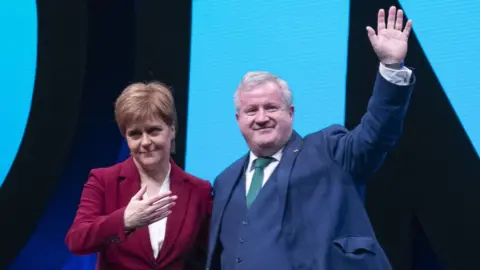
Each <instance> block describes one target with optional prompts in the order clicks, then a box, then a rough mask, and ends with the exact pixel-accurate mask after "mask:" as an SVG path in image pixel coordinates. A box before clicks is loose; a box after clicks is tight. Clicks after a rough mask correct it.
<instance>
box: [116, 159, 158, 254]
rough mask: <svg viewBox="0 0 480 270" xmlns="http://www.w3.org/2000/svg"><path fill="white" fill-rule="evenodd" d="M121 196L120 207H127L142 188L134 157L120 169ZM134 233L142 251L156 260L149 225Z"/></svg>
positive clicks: (126, 161)
mask: <svg viewBox="0 0 480 270" xmlns="http://www.w3.org/2000/svg"><path fill="white" fill-rule="evenodd" d="M119 175H120V181H121V182H120V191H119V193H120V198H119V200H120V201H119V203H120V205H119V207H126V206H127V205H128V203H129V202H130V199H131V198H132V197H133V195H135V194H136V193H137V192H138V191H139V190H140V185H141V180H140V174H139V173H138V169H137V167H136V166H135V163H134V161H133V158H132V157H130V158H128V159H127V160H125V161H124V162H123V163H122V168H121V170H120V174H119ZM134 234H135V235H136V237H137V239H138V245H139V246H140V252H139V253H141V254H142V255H143V256H145V255H144V254H148V255H147V256H148V259H149V260H154V257H153V249H152V245H151V243H150V233H149V232H148V226H146V227H143V228H139V229H137V230H135V232H134Z"/></svg>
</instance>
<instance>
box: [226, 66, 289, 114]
mask: <svg viewBox="0 0 480 270" xmlns="http://www.w3.org/2000/svg"><path fill="white" fill-rule="evenodd" d="M269 82H270V83H274V84H275V85H277V86H278V88H279V89H280V91H282V96H283V100H284V102H285V106H286V107H287V108H290V106H292V103H293V98H292V92H291V91H290V88H289V87H288V84H287V82H285V81H284V80H282V79H281V78H279V77H277V76H275V75H273V74H271V73H269V72H265V71H252V72H247V73H246V74H245V75H244V76H243V78H242V81H241V82H240V84H239V85H238V87H237V90H236V91H235V94H234V95H233V100H234V102H235V109H236V110H237V111H238V110H239V108H240V100H239V95H240V92H244V91H250V90H252V89H253V88H255V87H257V86H259V85H262V84H265V83H269Z"/></svg>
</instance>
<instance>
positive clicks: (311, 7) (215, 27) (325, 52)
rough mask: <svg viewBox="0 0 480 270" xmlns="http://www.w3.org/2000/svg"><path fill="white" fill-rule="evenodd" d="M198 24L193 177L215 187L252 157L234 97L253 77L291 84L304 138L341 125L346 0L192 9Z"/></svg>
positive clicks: (239, 0) (236, 0) (217, 3)
mask: <svg viewBox="0 0 480 270" xmlns="http://www.w3.org/2000/svg"><path fill="white" fill-rule="evenodd" d="M331 10H335V12H328V11H331ZM192 20H193V21H192V44H191V73H190V88H189V102H188V114H189V115H188V128H187V130H188V133H187V151H186V159H185V163H186V170H187V171H189V172H190V173H193V174H195V175H198V176H200V177H202V178H204V179H209V180H211V181H213V180H214V177H215V176H216V175H217V174H218V173H219V172H220V171H221V170H223V169H224V168H226V167H227V166H228V165H229V164H230V163H232V162H233V161H234V160H236V159H237V158H239V157H240V156H241V154H242V153H246V151H247V147H246V144H245V143H244V140H243V138H242V137H241V134H240V132H239V130H238V127H237V123H236V121H235V109H234V105H233V93H234V91H235V88H236V86H237V85H238V83H239V82H240V79H241V78H242V76H243V75H244V74H245V73H246V72H247V71H252V70H264V71H269V72H272V73H274V74H276V75H278V76H280V77H282V78H283V79H284V80H286V81H287V82H288V83H289V85H290V88H291V89H292V91H293V94H294V104H295V105H296V108H295V109H296V111H295V118H294V128H295V129H296V130H297V131H298V132H299V133H300V134H302V135H303V134H306V133H309V132H313V131H316V130H319V129H321V128H323V127H325V126H327V125H330V124H332V123H337V124H343V122H344V113H345V84H346V81H345V77H346V72H347V45H348V44H347V43H348V24H349V1H348V0H342V1H327V0H322V1H315V0H308V1H293V0H279V1H254V0H248V1H245V0H232V1H223V0H210V1H193V17H192ZM332 21H334V22H335V25H334V26H333V25H331V22H332ZM219 132H220V133H219ZM226 146H228V151H226V148H225V147H226Z"/></svg>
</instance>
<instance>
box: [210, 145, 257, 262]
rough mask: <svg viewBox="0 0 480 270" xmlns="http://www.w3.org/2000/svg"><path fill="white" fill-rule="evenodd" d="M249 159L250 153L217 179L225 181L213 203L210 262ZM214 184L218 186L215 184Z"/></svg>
mask: <svg viewBox="0 0 480 270" xmlns="http://www.w3.org/2000/svg"><path fill="white" fill-rule="evenodd" d="M247 161H248V154H246V155H245V156H243V157H242V158H241V159H239V160H237V162H235V163H234V164H233V165H232V166H231V167H230V168H228V169H227V171H226V172H225V174H224V176H223V177H222V178H217V179H216V180H215V181H224V183H222V190H221V191H222V194H219V193H217V191H216V190H215V194H214V196H215V197H214V205H213V210H214V211H213V215H212V221H211V228H210V233H211V235H210V239H209V245H208V254H209V258H208V264H210V263H211V259H212V256H213V252H214V251H215V248H216V245H217V239H218V232H219V230H220V223H221V220H222V217H223V213H224V212H225V206H226V205H227V202H228V200H229V199H230V196H231V195H232V192H233V188H234V187H235V184H236V183H237V182H238V180H239V179H240V177H241V175H242V172H243V168H244V166H245V163H246V162H247ZM214 186H216V185H215V184H214Z"/></svg>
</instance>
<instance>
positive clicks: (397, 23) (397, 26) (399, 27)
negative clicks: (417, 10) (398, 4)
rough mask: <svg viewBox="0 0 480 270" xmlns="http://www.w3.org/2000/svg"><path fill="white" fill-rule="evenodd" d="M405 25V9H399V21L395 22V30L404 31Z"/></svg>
mask: <svg viewBox="0 0 480 270" xmlns="http://www.w3.org/2000/svg"><path fill="white" fill-rule="evenodd" d="M402 27H403V10H401V9H399V10H398V11H397V21H396V22H395V30H400V31H402Z"/></svg>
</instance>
